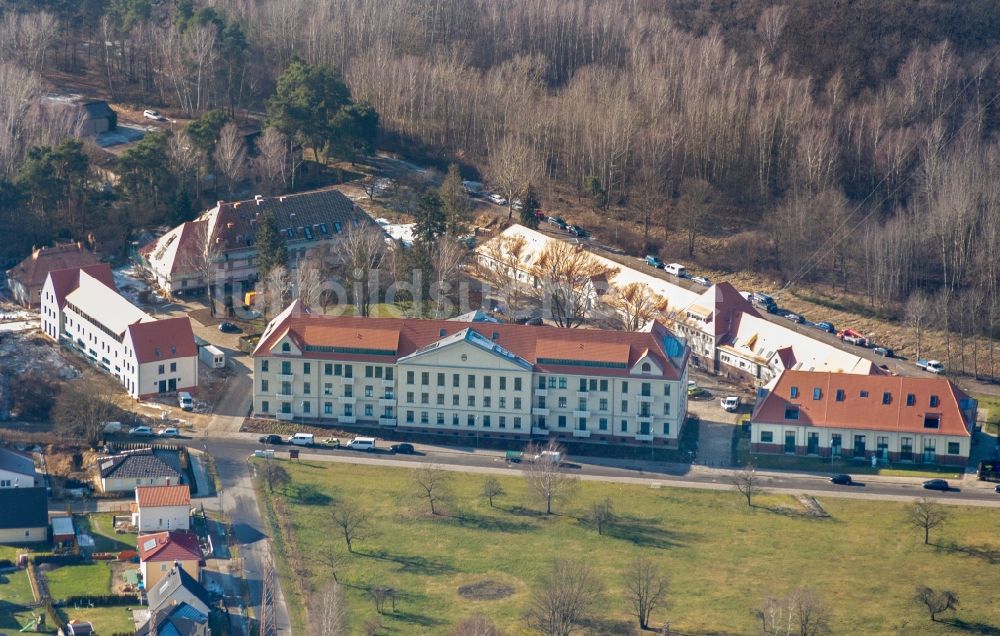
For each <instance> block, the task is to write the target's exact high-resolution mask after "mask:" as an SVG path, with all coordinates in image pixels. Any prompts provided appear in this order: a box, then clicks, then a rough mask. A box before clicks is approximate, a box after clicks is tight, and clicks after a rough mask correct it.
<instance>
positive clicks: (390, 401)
mask: <svg viewBox="0 0 1000 636" xmlns="http://www.w3.org/2000/svg"><path fill="white" fill-rule="evenodd" d="M378 404H379V406H396V398H394V397H380V398H379V399H378Z"/></svg>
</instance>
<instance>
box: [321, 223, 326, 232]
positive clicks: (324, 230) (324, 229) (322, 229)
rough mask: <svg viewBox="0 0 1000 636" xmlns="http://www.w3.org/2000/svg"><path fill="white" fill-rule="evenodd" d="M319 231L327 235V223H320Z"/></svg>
mask: <svg viewBox="0 0 1000 636" xmlns="http://www.w3.org/2000/svg"><path fill="white" fill-rule="evenodd" d="M319 231H320V232H322V233H323V234H327V231H326V223H320V224H319Z"/></svg>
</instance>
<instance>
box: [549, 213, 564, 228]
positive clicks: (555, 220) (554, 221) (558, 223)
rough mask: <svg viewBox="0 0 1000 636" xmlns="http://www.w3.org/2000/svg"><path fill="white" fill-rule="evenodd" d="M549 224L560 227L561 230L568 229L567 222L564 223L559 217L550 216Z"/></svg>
mask: <svg viewBox="0 0 1000 636" xmlns="http://www.w3.org/2000/svg"><path fill="white" fill-rule="evenodd" d="M548 222H549V223H551V224H552V225H555V226H557V227H559V228H560V229H563V230H565V229H566V221H563V220H562V219H561V218H559V217H558V216H550V217H549V218H548Z"/></svg>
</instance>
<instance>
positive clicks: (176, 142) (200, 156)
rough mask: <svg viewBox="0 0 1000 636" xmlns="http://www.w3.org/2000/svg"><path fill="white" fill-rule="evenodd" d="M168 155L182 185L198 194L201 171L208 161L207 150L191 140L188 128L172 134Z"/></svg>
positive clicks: (187, 190) (190, 191)
mask: <svg viewBox="0 0 1000 636" xmlns="http://www.w3.org/2000/svg"><path fill="white" fill-rule="evenodd" d="M167 157H168V158H169V160H170V165H171V167H172V168H173V173H174V174H175V175H176V176H177V179H178V180H179V181H180V182H181V187H182V188H184V190H185V191H186V192H187V193H188V194H197V192H198V188H199V177H200V173H201V170H202V169H203V167H204V166H205V164H206V163H207V157H206V155H205V151H204V150H202V149H201V148H200V147H198V146H197V145H196V144H195V143H194V141H192V140H191V137H190V136H188V133H187V131H186V130H181V131H179V132H176V133H174V134H173V135H171V136H170V140H169V141H168V142H167Z"/></svg>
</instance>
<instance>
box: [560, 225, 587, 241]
mask: <svg viewBox="0 0 1000 636" xmlns="http://www.w3.org/2000/svg"><path fill="white" fill-rule="evenodd" d="M566 231H567V232H569V233H570V234H572V235H573V236H577V237H580V238H586V237H588V236H590V235H589V234H588V233H587V230H585V229H583V228H582V227H580V226H579V225H567V226H566Z"/></svg>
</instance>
